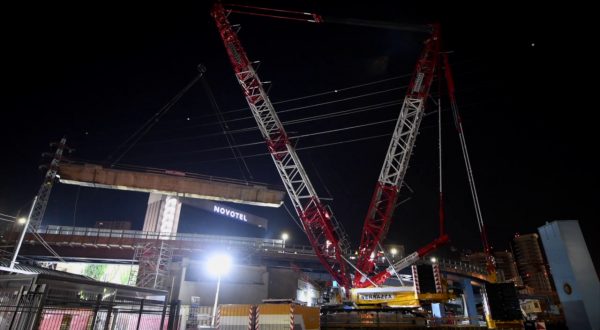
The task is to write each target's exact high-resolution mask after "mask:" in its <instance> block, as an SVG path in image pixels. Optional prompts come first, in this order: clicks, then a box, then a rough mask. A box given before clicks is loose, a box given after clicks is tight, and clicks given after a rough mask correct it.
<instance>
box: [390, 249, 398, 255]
mask: <svg viewBox="0 0 600 330" xmlns="http://www.w3.org/2000/svg"><path fill="white" fill-rule="evenodd" d="M390 253H391V254H392V256H395V255H396V254H398V249H396V248H392V249H391V250H390Z"/></svg>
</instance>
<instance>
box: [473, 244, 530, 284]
mask: <svg viewBox="0 0 600 330" xmlns="http://www.w3.org/2000/svg"><path fill="white" fill-rule="evenodd" d="M493 256H494V260H495V261H496V269H497V270H498V271H499V273H502V277H501V278H502V279H503V280H505V281H511V282H514V283H515V284H517V285H522V282H521V279H520V277H519V271H518V269H517V264H516V263H515V259H514V257H513V254H512V253H511V252H510V251H494V252H493ZM466 261H467V262H468V263H470V264H472V265H474V266H477V267H479V268H481V269H486V267H487V258H486V255H485V253H483V252H475V253H470V254H469V255H468V257H467V259H466Z"/></svg>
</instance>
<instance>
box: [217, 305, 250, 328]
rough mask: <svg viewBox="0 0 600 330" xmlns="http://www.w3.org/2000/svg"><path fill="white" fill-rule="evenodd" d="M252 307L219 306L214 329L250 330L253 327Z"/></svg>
mask: <svg viewBox="0 0 600 330" xmlns="http://www.w3.org/2000/svg"><path fill="white" fill-rule="evenodd" d="M254 310H255V306H254V305H221V306H219V309H218V311H217V319H216V322H215V323H216V324H215V327H216V328H217V329H221V330H251V329H252V328H253V325H254Z"/></svg>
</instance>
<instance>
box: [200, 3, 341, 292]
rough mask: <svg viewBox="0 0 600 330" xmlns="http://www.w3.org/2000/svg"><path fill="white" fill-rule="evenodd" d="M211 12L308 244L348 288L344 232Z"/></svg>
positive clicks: (228, 31) (219, 15) (219, 16)
mask: <svg viewBox="0 0 600 330" xmlns="http://www.w3.org/2000/svg"><path fill="white" fill-rule="evenodd" d="M211 15H212V16H213V18H214V20H215V23H216V25H217V28H218V30H219V34H220V35H221V38H222V40H223V43H224V44H225V49H226V51H227V54H228V55H229V60H230V61H231V64H232V66H233V69H234V71H235V75H236V77H237V80H238V82H239V84H240V86H241V87H242V90H243V92H244V96H245V98H246V101H247V103H248V105H249V106H250V110H251V111H252V115H253V116H254V119H255V120H256V123H257V124H258V127H259V130H260V132H261V134H262V136H263V138H264V139H265V141H266V143H267V146H268V149H269V152H270V154H271V158H272V159H273V162H274V163H275V167H276V168H277V171H278V173H279V175H280V177H281V180H282V181H283V184H284V186H285V188H286V190H287V192H288V194H289V196H290V199H291V201H292V204H293V205H294V209H295V210H296V213H297V214H298V217H299V218H300V220H301V222H302V225H303V227H304V228H303V229H304V231H305V232H306V235H307V236H308V239H309V241H310V244H311V246H312V247H313V249H314V251H315V253H316V255H317V257H318V258H319V260H320V262H321V263H322V264H323V266H324V267H325V268H326V270H327V271H328V272H329V273H330V274H331V275H332V276H333V278H334V279H335V280H336V281H337V282H338V283H339V284H340V285H341V286H343V287H345V288H349V287H350V284H351V283H350V279H349V276H348V273H347V270H346V264H345V261H344V259H343V254H344V253H346V252H347V249H348V246H347V243H346V240H345V233H344V232H343V230H342V228H341V226H340V225H339V223H337V221H336V220H335V218H334V217H333V215H332V214H331V213H330V212H329V211H328V210H327V208H326V207H325V205H324V204H323V203H322V202H321V201H320V199H319V197H318V196H317V193H316V191H315V189H314V187H313V185H312V183H311V182H310V180H309V178H308V176H307V175H306V172H305V170H304V168H303V166H302V163H301V162H300V159H299V158H298V155H297V154H296V150H295V149H294V147H293V146H292V145H291V143H290V141H289V139H288V135H287V133H286V131H285V129H284V127H283V125H282V123H281V121H280V120H279V117H278V116H277V113H276V112H275V109H274V107H273V105H272V104H271V101H270V100H269V97H268V96H267V93H266V92H265V90H264V88H263V85H262V82H261V81H260V79H259V77H258V75H257V73H256V71H255V70H254V68H253V66H252V63H251V62H250V60H249V59H248V56H247V55H246V52H245V50H244V48H243V47H242V45H241V43H240V40H239V38H238V36H237V33H236V32H235V31H234V30H233V27H232V26H231V24H230V23H229V21H228V19H227V13H226V11H225V8H224V7H223V5H222V4H220V3H215V4H214V6H213V8H212V10H211Z"/></svg>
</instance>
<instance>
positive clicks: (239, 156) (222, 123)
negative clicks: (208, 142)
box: [198, 65, 254, 180]
mask: <svg viewBox="0 0 600 330" xmlns="http://www.w3.org/2000/svg"><path fill="white" fill-rule="evenodd" d="M198 70H199V71H200V72H201V73H204V72H206V67H204V66H203V65H198ZM202 87H204V90H205V91H206V95H208V99H209V101H210V105H211V106H212V108H213V110H214V111H215V113H216V114H217V119H218V121H219V126H220V127H221V130H222V133H223V135H225V140H227V144H228V145H229V149H230V150H231V153H232V154H233V157H234V158H235V160H236V161H237V165H238V168H239V170H240V173H241V174H242V177H243V178H244V180H247V179H246V173H247V174H248V176H249V177H250V180H252V179H254V177H253V176H252V173H251V172H250V168H249V167H248V164H247V163H246V160H245V159H244V157H243V155H242V152H241V151H240V149H239V148H238V147H236V146H235V144H236V142H235V138H234V137H233V134H231V133H230V132H229V126H227V121H226V120H225V117H224V116H223V113H222V112H221V108H220V107H219V104H218V103H217V100H216V99H215V95H214V94H213V92H212V89H211V88H210V86H209V85H208V82H207V81H206V78H205V77H204V76H202ZM240 162H241V163H242V164H243V165H244V167H243V169H242V166H241V165H240ZM244 169H245V170H246V171H245V172H244Z"/></svg>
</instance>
